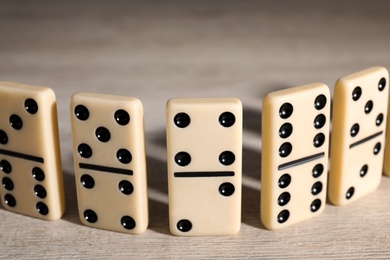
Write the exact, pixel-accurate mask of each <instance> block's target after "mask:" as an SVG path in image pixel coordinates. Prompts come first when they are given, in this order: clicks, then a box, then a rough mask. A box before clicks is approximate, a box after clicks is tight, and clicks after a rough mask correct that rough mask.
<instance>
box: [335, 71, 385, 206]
mask: <svg viewBox="0 0 390 260" xmlns="http://www.w3.org/2000/svg"><path fill="white" fill-rule="evenodd" d="M388 79H389V74H388V72H387V70H386V69H385V68H383V67H374V68H369V69H367V70H363V71H360V72H357V73H354V74H351V75H348V76H345V77H343V78H340V79H339V80H338V81H337V82H336V86H335V89H334V100H333V115H332V118H333V121H332V140H331V153H330V156H331V157H330V172H329V190H328V194H329V195H328V196H329V200H330V201H331V202H332V203H333V204H336V205H345V204H348V203H350V202H352V201H354V200H356V199H358V198H360V197H362V196H364V195H366V194H368V193H370V192H372V191H373V190H375V189H376V188H377V187H378V185H379V183H380V179H381V176H382V165H383V154H384V152H383V150H384V141H385V132H386V118H387V104H388V95H389V87H388V86H387V84H386V83H387V82H388Z"/></svg>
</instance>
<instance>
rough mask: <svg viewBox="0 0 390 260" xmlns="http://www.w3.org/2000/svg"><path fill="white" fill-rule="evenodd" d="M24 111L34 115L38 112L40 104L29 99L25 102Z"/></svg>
mask: <svg viewBox="0 0 390 260" xmlns="http://www.w3.org/2000/svg"><path fill="white" fill-rule="evenodd" d="M24 109H26V111H27V112H28V113H30V114H32V115H34V114H36V113H37V112H38V104H37V102H36V101H35V100H34V99H32V98H28V99H26V101H24Z"/></svg>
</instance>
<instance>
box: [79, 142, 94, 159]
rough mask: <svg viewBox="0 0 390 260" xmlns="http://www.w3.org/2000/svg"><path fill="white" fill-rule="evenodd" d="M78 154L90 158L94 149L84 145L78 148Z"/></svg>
mask: <svg viewBox="0 0 390 260" xmlns="http://www.w3.org/2000/svg"><path fill="white" fill-rule="evenodd" d="M77 152H78V153H79V155H80V156H81V157H83V158H90V157H91V156H92V148H91V147H90V146H89V145H87V144H84V143H83V144H80V145H79V146H78V147H77Z"/></svg>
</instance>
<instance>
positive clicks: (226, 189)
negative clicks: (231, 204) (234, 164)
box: [218, 182, 235, 197]
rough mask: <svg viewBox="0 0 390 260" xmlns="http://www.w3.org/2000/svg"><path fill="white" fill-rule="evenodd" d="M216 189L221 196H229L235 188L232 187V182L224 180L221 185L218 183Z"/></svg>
mask: <svg viewBox="0 0 390 260" xmlns="http://www.w3.org/2000/svg"><path fill="white" fill-rule="evenodd" d="M218 190H219V193H220V194H221V195H222V196H225V197H229V196H231V195H233V193H234V191H235V188H234V185H233V184H232V183H230V182H224V183H222V184H221V185H219V188H218Z"/></svg>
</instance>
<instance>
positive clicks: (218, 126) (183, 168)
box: [166, 98, 242, 236]
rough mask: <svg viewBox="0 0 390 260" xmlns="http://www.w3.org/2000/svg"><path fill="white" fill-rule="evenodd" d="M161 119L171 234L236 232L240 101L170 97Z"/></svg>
mask: <svg viewBox="0 0 390 260" xmlns="http://www.w3.org/2000/svg"><path fill="white" fill-rule="evenodd" d="M166 120H167V121H166V126H167V152H168V154H167V156H168V160H167V161H168V186H169V226H170V230H171V233H172V234H174V235H178V236H200V235H226V234H234V233H237V232H238V231H239V230H240V224H241V161H242V105H241V102H240V101H239V100H238V99H233V98H178V99H171V100H169V101H168V103H167V117H166Z"/></svg>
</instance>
